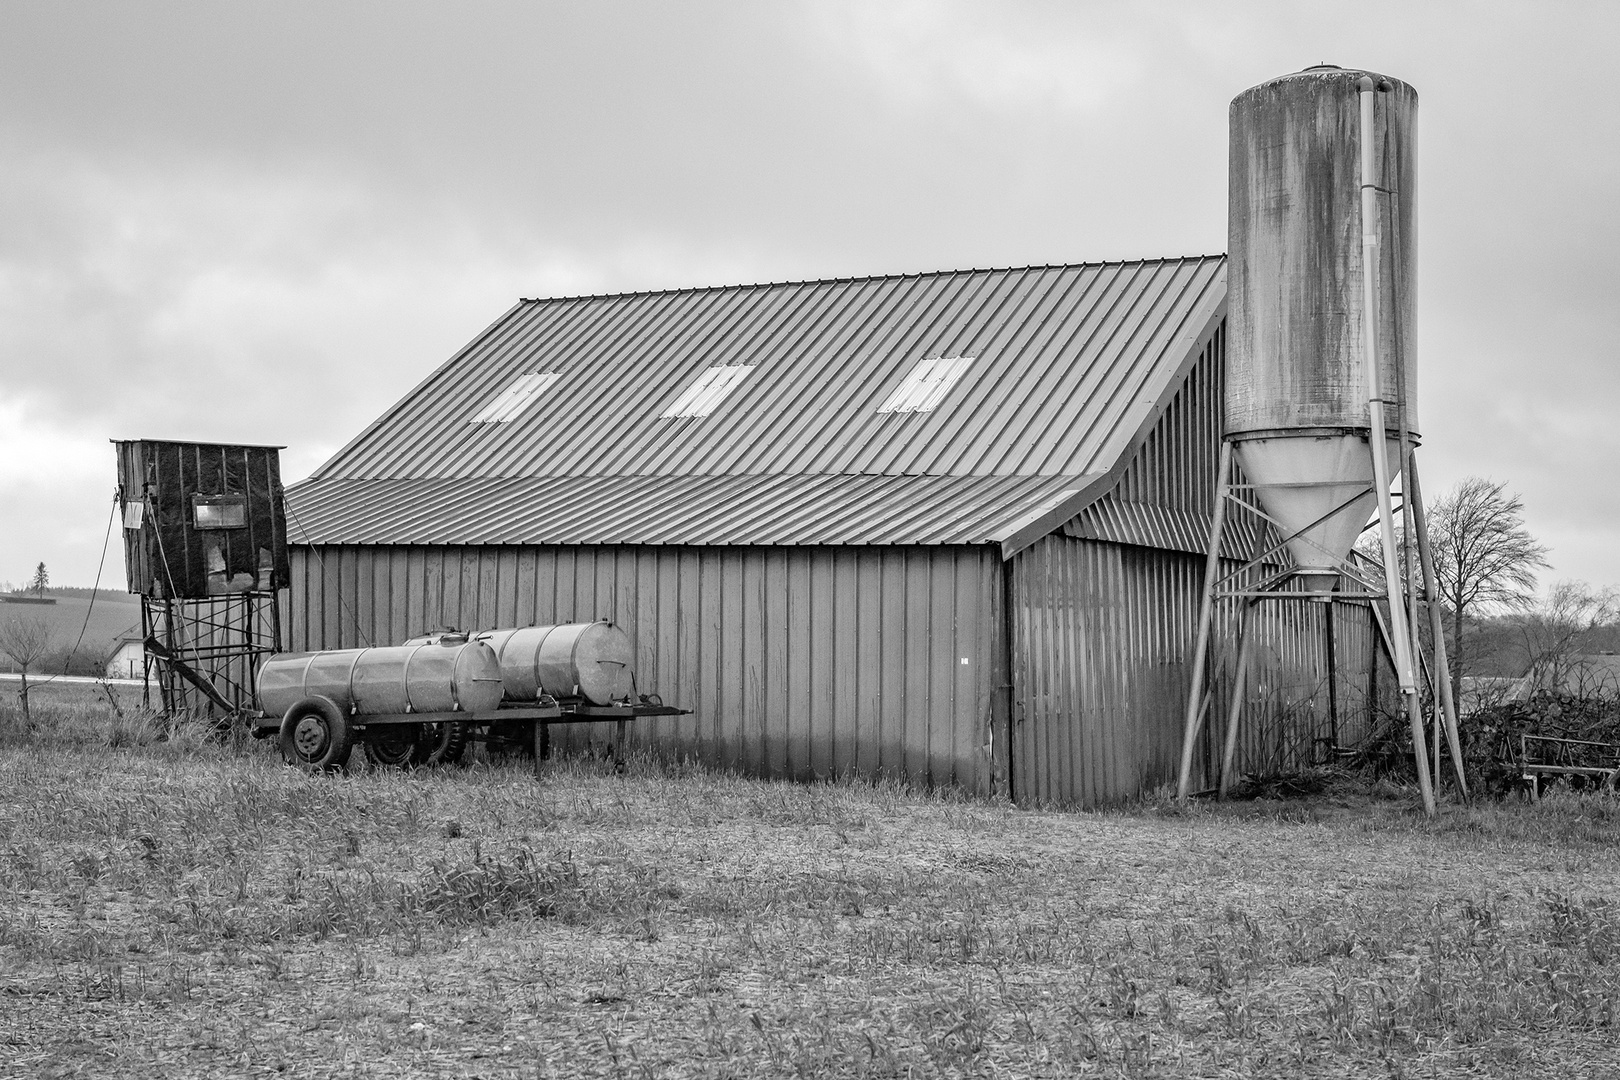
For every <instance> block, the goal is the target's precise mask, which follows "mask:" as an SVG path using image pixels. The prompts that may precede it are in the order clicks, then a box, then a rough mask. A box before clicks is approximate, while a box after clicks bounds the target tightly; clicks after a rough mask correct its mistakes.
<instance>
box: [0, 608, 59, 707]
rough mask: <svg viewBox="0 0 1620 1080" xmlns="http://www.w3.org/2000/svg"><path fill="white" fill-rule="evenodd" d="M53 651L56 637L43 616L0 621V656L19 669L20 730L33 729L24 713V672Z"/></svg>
mask: <svg viewBox="0 0 1620 1080" xmlns="http://www.w3.org/2000/svg"><path fill="white" fill-rule="evenodd" d="M54 648H56V634H55V632H54V631H53V630H52V628H51V623H50V621H49V620H48V619H46V618H45V617H44V616H43V615H12V616H9V617H7V618H4V619H0V653H5V654H6V655H7V656H9V657H11V659H12V660H14V661H16V663H17V665H18V666H19V667H21V668H22V689H21V690H20V691H18V693H17V700H18V701H20V702H21V703H22V714H23V726H24V727H25V728H27V729H28V730H29V731H32V730H33V729H34V717H33V714H32V713H31V712H29V710H28V672H29V669H30V668H34V667H37V666H38V664H39V662H40V661H41V660H43V659H45V657H46V656H48V655H49V654H50V652H51V650H53V649H54Z"/></svg>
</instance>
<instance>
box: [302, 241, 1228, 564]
mask: <svg viewBox="0 0 1620 1080" xmlns="http://www.w3.org/2000/svg"><path fill="white" fill-rule="evenodd" d="M1224 301H1225V276H1224V260H1223V259H1222V258H1221V257H1219V256H1200V257H1192V258H1185V259H1166V260H1153V261H1141V262H1126V263H1094V264H1080V265H1072V266H1042V267H1029V268H1023V269H1009V270H972V271H961V272H944V273H933V274H917V275H905V276H893V277H874V278H861V279H854V280H838V281H810V282H796V283H787V284H773V285H756V286H736V287H728V288H715V289H687V290H677V291H671V292H656V293H633V294H624V295H616V296H590V297H576V298H565V299H555V300H535V301H523V302H521V303H519V304H518V305H517V306H516V307H514V308H513V309H512V310H510V311H509V312H507V313H506V315H505V316H503V317H502V318H501V319H500V320H498V321H497V322H496V323H495V324H494V325H493V326H491V327H490V328H489V329H488V330H486V331H485V332H484V333H483V334H482V335H481V336H480V337H479V338H477V339H476V340H475V341H473V342H472V343H471V344H469V345H468V346H467V347H466V348H464V349H463V350H462V351H461V352H459V353H457V354H456V355H455V356H454V357H452V358H451V359H450V360H449V361H447V362H446V363H445V364H443V365H442V366H441V367H440V368H439V369H438V370H437V371H435V372H434V373H433V374H432V375H430V376H429V377H428V378H427V379H426V380H424V381H423V382H422V383H421V384H420V385H419V386H417V387H416V388H415V389H414V390H412V391H411V392H410V393H409V394H408V395H406V397H405V398H404V399H402V400H401V401H400V402H399V403H398V404H396V405H395V406H394V407H393V408H392V409H390V410H389V411H388V412H387V413H385V414H384V415H383V416H382V417H381V418H379V419H378V420H377V421H376V422H375V423H373V424H372V425H371V426H370V427H368V428H367V429H366V430H365V431H364V432H362V433H361V435H360V436H359V437H358V438H356V439H355V440H354V441H353V442H351V443H350V444H349V445H348V446H347V447H345V448H344V449H343V450H342V451H340V452H339V453H338V454H337V455H336V456H334V457H333V458H332V460H331V461H329V462H327V463H326V464H325V465H324V466H322V467H321V468H320V469H319V470H318V471H317V472H316V473H315V474H314V476H313V477H312V478H311V479H309V480H307V481H305V482H303V483H302V484H298V485H294V486H293V487H291V488H289V489H288V492H287V497H288V502H289V506H290V508H291V510H292V514H291V521H290V525H291V526H292V529H293V533H294V542H303V543H317V544H363V543H394V544H401V543H436V544H445V543H461V544H478V543H491V544H494V543H529V544H537V543H570V544H576V543H665V544H681V543H689V544H715V543H727V544H739V543H747V544H808V543H816V544H821V543H877V544H893V543H936V544H938V543H984V542H1002V543H1007V542H1009V541H1010V540H1013V539H1015V538H1016V537H1017V536H1018V535H1020V534H1022V533H1024V532H1028V531H1029V530H1031V529H1032V528H1033V529H1037V530H1039V529H1046V530H1049V529H1050V528H1052V527H1055V526H1056V524H1057V523H1059V522H1061V521H1062V520H1063V519H1064V517H1066V516H1072V514H1073V513H1074V512H1077V511H1078V509H1079V508H1080V507H1081V506H1083V505H1085V502H1086V501H1088V500H1089V499H1092V498H1095V497H1096V496H1097V495H1098V494H1100V493H1101V491H1100V490H1098V482H1099V481H1100V480H1101V479H1102V478H1103V477H1105V476H1106V475H1108V474H1109V473H1111V472H1112V471H1113V470H1114V469H1115V468H1116V467H1117V466H1118V465H1119V464H1120V462H1121V461H1122V460H1123V458H1124V457H1125V455H1126V454H1127V453H1128V451H1129V450H1130V449H1131V448H1132V447H1133V446H1134V445H1135V443H1136V441H1137V440H1139V438H1140V437H1141V435H1142V433H1143V432H1144V431H1145V430H1146V428H1147V426H1149V425H1150V424H1151V421H1152V420H1153V418H1154V417H1155V416H1156V415H1157V412H1158V408H1159V407H1160V405H1161V403H1162V401H1163V400H1164V399H1165V398H1166V397H1167V395H1168V394H1169V393H1171V392H1172V391H1173V389H1174V387H1175V385H1176V382H1177V380H1178V379H1179V376H1180V375H1181V374H1182V372H1184V370H1185V368H1186V366H1187V364H1188V363H1190V362H1191V360H1192V359H1193V357H1194V356H1195V355H1196V351H1197V348H1198V344H1199V342H1200V341H1201V340H1202V339H1203V338H1204V337H1205V336H1206V335H1207V334H1208V333H1209V332H1210V331H1211V330H1212V328H1213V327H1214V325H1215V324H1216V322H1217V321H1218V319H1219V316H1220V314H1221V312H1222V311H1223V310H1224ZM942 359H944V360H949V361H951V362H950V363H949V364H946V363H938V364H935V363H934V362H935V361H940V360H942ZM743 366H746V367H748V368H750V369H751V370H748V371H738V370H728V371H726V372H724V373H721V374H723V375H724V376H726V377H725V378H723V379H721V380H720V381H721V382H725V383H726V384H727V385H729V391H728V392H726V393H724V394H723V395H719V394H712V393H711V394H710V395H709V396H708V399H707V400H705V401H704V402H703V404H705V405H712V406H713V407H712V409H711V410H710V411H708V413H707V415H702V416H666V415H665V414H667V413H671V412H681V411H683V409H682V406H684V405H688V404H690V403H691V401H692V399H693V394H692V393H691V392H690V390H691V388H692V387H693V385H694V383H696V382H699V381H700V380H707V381H708V383H707V384H713V383H714V380H715V373H712V372H710V369H712V368H727V369H737V368H739V367H743ZM947 369H948V371H949V374H942V373H945V372H946V371H947ZM929 372H932V373H933V379H934V382H932V383H929V384H927V385H925V387H924V390H923V391H921V392H918V393H913V394H911V396H910V397H909V398H907V397H905V394H906V388H907V387H908V386H911V385H912V383H914V382H915V380H916V378H917V376H918V375H919V373H929ZM952 375H954V379H953V378H952V377H951V376H952ZM537 376H538V377H537ZM908 379H909V380H911V381H912V382H908ZM930 387H931V391H930ZM519 389H521V391H522V393H523V394H528V393H531V392H532V394H533V396H532V398H523V397H522V396H521V394H520V396H519V397H518V398H513V397H512V395H511V393H506V392H508V391H509V390H510V391H512V392H514V393H515V392H517V391H518V390H519ZM503 393H506V396H505V397H503ZM897 398H901V399H903V403H904V404H909V405H916V404H918V403H919V402H921V403H923V404H928V403H929V402H930V401H931V402H932V403H933V405H932V408H930V409H927V410H923V411H891V410H889V409H887V408H886V407H887V406H892V405H893V404H894V402H895V401H896V399H897ZM513 401H518V402H519V403H518V404H517V405H515V406H514V405H513V404H512V402H513ZM685 411H692V410H690V409H687V410H685ZM492 415H493V416H499V417H504V418H505V419H504V420H503V421H501V422H486V421H487V418H488V417H490V416H492ZM475 418H481V419H475ZM1060 514H1061V515H1062V516H1059V515H1060Z"/></svg>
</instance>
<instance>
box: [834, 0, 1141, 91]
mask: <svg viewBox="0 0 1620 1080" xmlns="http://www.w3.org/2000/svg"><path fill="white" fill-rule="evenodd" d="M810 12H811V15H812V23H813V25H815V26H816V28H817V29H818V30H819V31H820V32H821V33H822V34H823V35H824V36H825V40H826V41H827V42H828V43H829V44H830V45H831V46H832V47H834V48H835V49H838V50H840V51H842V52H844V53H845V54H846V55H847V56H848V57H849V58H851V59H852V60H854V61H856V62H858V63H860V64H861V65H863V66H864V67H865V68H866V70H867V72H868V74H869V76H870V77H871V78H872V79H874V80H875V81H877V82H878V83H880V84H881V85H882V86H883V88H884V90H885V92H886V93H887V95H888V96H889V98H890V99H891V100H892V101H895V102H900V103H904V104H907V105H912V106H915V105H919V104H933V103H936V102H937V101H938V100H939V99H941V98H945V99H947V100H952V101H956V102H966V103H972V104H975V105H977V106H980V107H982V108H985V109H991V110H996V111H1002V112H1007V111H1018V110H1028V109H1032V108H1039V109H1057V110H1059V111H1062V112H1075V113H1095V112H1097V111H1099V110H1101V109H1102V108H1104V107H1105V106H1107V105H1109V104H1111V103H1116V102H1118V101H1119V100H1120V99H1121V98H1123V97H1124V96H1125V95H1126V94H1128V93H1129V91H1130V89H1131V87H1132V86H1133V85H1135V84H1136V83H1138V82H1139V81H1140V80H1141V79H1142V78H1143V76H1144V75H1145V74H1146V73H1147V71H1148V70H1149V67H1150V64H1149V58H1148V56H1147V54H1146V51H1145V49H1144V48H1143V46H1144V44H1145V43H1144V42H1143V41H1142V40H1141V38H1140V37H1139V36H1137V35H1133V34H1131V33H1128V32H1121V29H1120V28H1119V27H1118V26H1117V24H1115V22H1114V20H1113V19H1112V18H1110V13H1109V12H1108V11H1107V10H1105V9H1103V8H1101V7H1099V6H1096V5H1087V6H1084V7H1080V6H1075V7H1072V8H1069V9H1067V10H1065V9H1063V8H1056V9H1054V8H1051V7H1047V8H1041V9H1033V8H1030V7H1028V6H1025V5H1014V4H995V5H988V4H976V3H967V2H961V0H957V2H935V0H896V2H891V3H879V4H874V3H866V2H861V0H850V2H844V3H826V4H818V5H815V6H814V7H812V8H811V9H810Z"/></svg>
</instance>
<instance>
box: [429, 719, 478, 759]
mask: <svg viewBox="0 0 1620 1080" xmlns="http://www.w3.org/2000/svg"><path fill="white" fill-rule="evenodd" d="M471 735H472V732H471V730H470V725H469V724H467V723H466V722H465V721H462V720H440V721H437V722H435V723H431V724H423V725H422V738H421V739H420V740H419V741H418V742H417V744H416V758H415V760H416V763H417V764H418V765H455V764H457V763H458V762H460V761H461V755H462V754H464V753H466V751H467V743H468V741H469V739H470V738H471Z"/></svg>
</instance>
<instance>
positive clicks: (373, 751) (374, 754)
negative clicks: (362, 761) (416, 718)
mask: <svg viewBox="0 0 1620 1080" xmlns="http://www.w3.org/2000/svg"><path fill="white" fill-rule="evenodd" d="M424 736H425V732H424V731H423V730H422V725H420V724H379V725H377V726H376V727H374V728H371V729H369V730H367V732H366V733H365V735H364V736H363V737H362V739H361V742H360V745H361V747H362V748H363V749H364V750H365V752H366V760H367V761H369V762H371V763H372V764H373V765H375V766H377V767H378V768H380V769H406V768H410V767H411V766H413V765H418V764H420V761H419V760H418V759H419V758H420V757H421V756H422V741H423V738H424Z"/></svg>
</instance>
